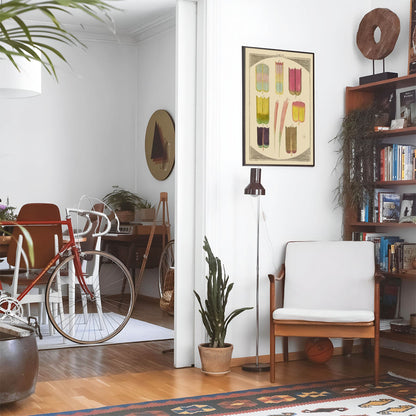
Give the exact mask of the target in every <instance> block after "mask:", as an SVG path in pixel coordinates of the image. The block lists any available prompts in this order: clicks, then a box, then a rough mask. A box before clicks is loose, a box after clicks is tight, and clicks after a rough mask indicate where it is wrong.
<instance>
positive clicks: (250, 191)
mask: <svg viewBox="0 0 416 416" xmlns="http://www.w3.org/2000/svg"><path fill="white" fill-rule="evenodd" d="M244 194H246V195H252V196H255V197H257V265H256V362H255V363H249V364H244V365H243V366H242V369H243V370H245V371H253V372H254V371H257V372H260V371H269V369H270V366H269V364H264V363H259V231H260V198H259V197H260V196H261V195H265V194H266V190H265V189H264V188H263V186H262V184H261V169H260V168H251V171H250V183H249V184H248V185H247V186H246V188H245V189H244Z"/></svg>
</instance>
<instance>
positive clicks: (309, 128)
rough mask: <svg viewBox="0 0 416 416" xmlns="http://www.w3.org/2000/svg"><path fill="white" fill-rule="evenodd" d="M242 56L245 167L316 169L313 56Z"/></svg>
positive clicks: (254, 51)
mask: <svg viewBox="0 0 416 416" xmlns="http://www.w3.org/2000/svg"><path fill="white" fill-rule="evenodd" d="M242 52H243V165H262V166H314V165H315V144H314V141H315V140H314V54H313V53H311V52H297V51H287V50H279V49H263V48H253V47H248V46H243V48H242Z"/></svg>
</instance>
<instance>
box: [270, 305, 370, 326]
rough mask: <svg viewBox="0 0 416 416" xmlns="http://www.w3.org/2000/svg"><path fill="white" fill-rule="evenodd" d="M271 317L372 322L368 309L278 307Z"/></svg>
mask: <svg viewBox="0 0 416 416" xmlns="http://www.w3.org/2000/svg"><path fill="white" fill-rule="evenodd" d="M273 319H280V320H294V321H316V322H342V323H347V322H372V321H374V312H373V311H368V310H352V311H348V310H333V309H298V308H279V309H276V310H275V311H274V312H273Z"/></svg>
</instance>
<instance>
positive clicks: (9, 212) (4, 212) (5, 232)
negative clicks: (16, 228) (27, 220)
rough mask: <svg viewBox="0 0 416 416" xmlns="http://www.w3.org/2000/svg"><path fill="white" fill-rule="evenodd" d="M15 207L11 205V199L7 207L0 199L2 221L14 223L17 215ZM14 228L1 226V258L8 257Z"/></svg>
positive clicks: (0, 218) (0, 219)
mask: <svg viewBox="0 0 416 416" xmlns="http://www.w3.org/2000/svg"><path fill="white" fill-rule="evenodd" d="M15 209H16V208H15V207H11V206H10V205H9V198H7V202H6V205H4V204H2V203H1V199H0V221H14V220H15V219H16V214H15V213H14V211H15ZM12 230H13V228H10V227H2V226H0V256H1V257H3V256H6V255H7V249H8V246H9V244H10V241H11V239H12V237H11V235H10V234H11V231H12Z"/></svg>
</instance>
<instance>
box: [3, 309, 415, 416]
mask: <svg viewBox="0 0 416 416" xmlns="http://www.w3.org/2000/svg"><path fill="white" fill-rule="evenodd" d="M141 309H142V310H141V311H140V310H138V311H137V312H138V314H139V315H141V319H143V313H144V314H145V315H147V316H148V317H149V316H152V319H155V320H156V321H157V320H159V322H160V323H162V322H163V321H164V319H165V318H166V320H165V324H166V323H167V325H172V321H171V320H170V318H169V317H164V316H163V315H160V314H159V312H158V311H157V310H155V308H154V307H152V305H142V306H141ZM150 320H151V319H149V321H150ZM172 347H173V341H171V340H168V341H158V342H143V343H133V344H125V345H108V346H97V347H95V346H94V347H83V348H68V349H61V350H51V351H40V352H39V356H40V369H39V378H38V383H37V387H36V392H35V393H34V394H33V395H32V396H30V397H28V398H26V399H24V400H21V401H19V402H16V403H12V404H9V405H3V406H1V405H0V414H1V416H12V415H13V416H28V415H33V414H42V413H51V412H57V411H70V410H80V409H85V408H94V407H101V406H110V405H117V404H126V403H135V402H143V401H151V400H160V399H170V398H178V397H186V396H196V395H201V394H213V393H223V392H228V391H236V390H244V389H251V388H258V387H270V386H272V384H270V382H269V373H247V372H245V371H243V370H242V369H241V368H240V367H233V368H232V371H231V373H229V374H228V375H226V376H223V377H209V376H205V375H203V374H202V373H201V372H200V370H199V369H196V368H183V369H174V368H173V354H172V352H169V349H171V348H172ZM388 371H392V372H394V373H396V374H399V375H402V376H405V377H410V378H416V369H415V368H414V365H412V364H410V363H409V362H405V361H400V360H395V359H391V358H386V357H382V360H381V373H382V374H383V373H386V372H388ZM276 374H277V377H276V378H277V383H276V384H277V385H287V384H295V383H304V382H311V381H318V380H333V379H339V378H344V377H359V376H371V375H372V362H371V360H369V359H367V358H365V357H364V356H362V355H361V354H360V355H352V356H350V357H343V356H337V357H333V358H331V360H330V361H328V362H327V363H326V364H314V363H311V362H309V361H291V362H289V363H279V364H278V365H277V373H276Z"/></svg>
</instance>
